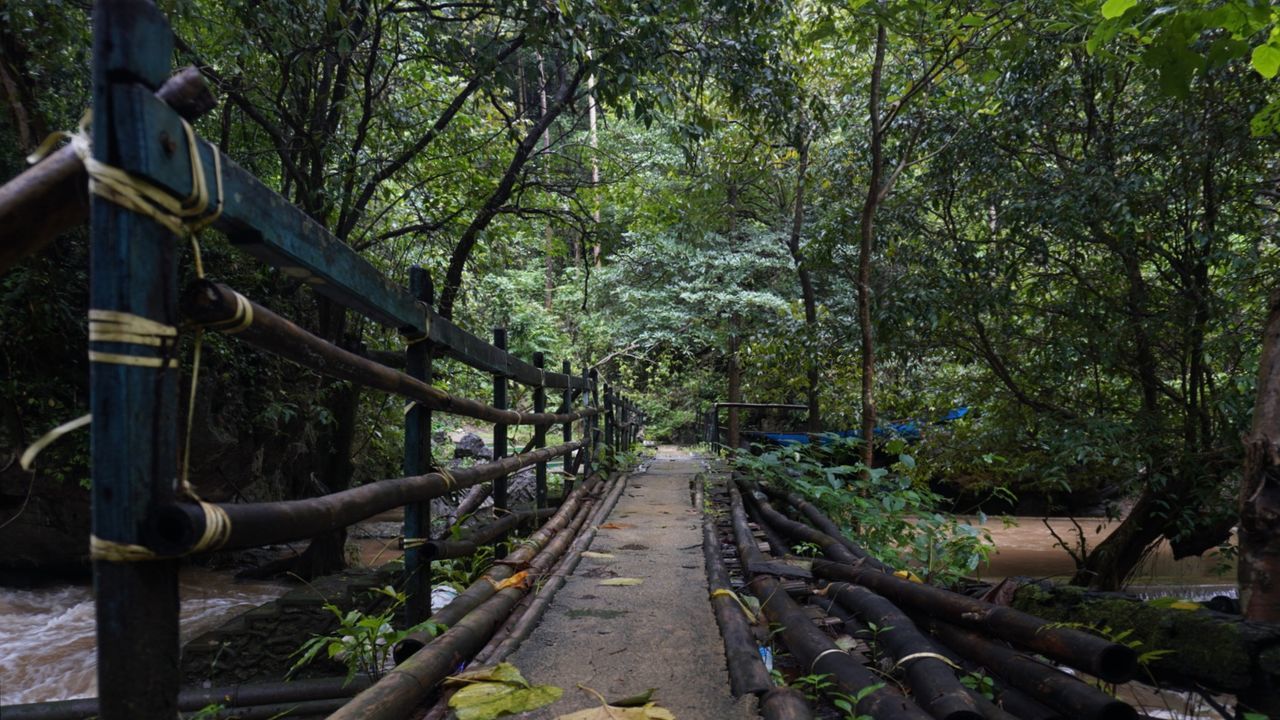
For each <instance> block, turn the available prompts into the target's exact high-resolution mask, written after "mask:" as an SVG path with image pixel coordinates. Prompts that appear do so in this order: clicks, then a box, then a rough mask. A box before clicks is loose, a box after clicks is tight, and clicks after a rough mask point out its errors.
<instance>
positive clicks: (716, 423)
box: [711, 404, 720, 455]
mask: <svg viewBox="0 0 1280 720" xmlns="http://www.w3.org/2000/svg"><path fill="white" fill-rule="evenodd" d="M711 452H713V453H714V454H716V455H719V454H720V406H719V405H716V404H712V405H711Z"/></svg>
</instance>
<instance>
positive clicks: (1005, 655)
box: [928, 620, 1138, 720]
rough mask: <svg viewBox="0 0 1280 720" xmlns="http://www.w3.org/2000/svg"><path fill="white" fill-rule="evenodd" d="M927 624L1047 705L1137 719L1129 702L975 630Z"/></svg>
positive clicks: (1093, 718)
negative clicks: (1120, 699) (1122, 700)
mask: <svg viewBox="0 0 1280 720" xmlns="http://www.w3.org/2000/svg"><path fill="white" fill-rule="evenodd" d="M928 627H929V629H930V630H931V631H932V632H933V633H934V634H935V635H937V636H938V639H940V640H941V641H942V642H944V643H946V644H947V645H948V646H950V647H951V649H952V650H955V651H956V652H958V653H960V654H961V655H964V656H965V657H968V658H969V659H971V660H973V661H974V662H976V663H978V664H979V665H982V666H983V667H985V668H986V669H988V670H990V671H991V672H992V673H994V674H996V675H998V676H999V677H1001V678H1003V679H1004V680H1005V681H1007V682H1008V683H1009V684H1011V685H1013V686H1014V687H1016V688H1018V689H1019V690H1022V691H1023V692H1025V693H1027V694H1029V695H1030V696H1031V697H1033V698H1035V699H1036V700H1038V701H1040V702H1042V703H1044V704H1045V705H1048V706H1049V707H1052V708H1056V709H1058V710H1061V711H1062V713H1063V715H1064V716H1066V717H1071V718H1080V720H1134V719H1135V718H1137V717H1138V713H1137V712H1136V711H1135V710H1134V709H1133V708H1132V707H1131V706H1129V705H1128V704H1127V703H1124V702H1121V701H1119V700H1117V699H1116V698H1113V697H1111V696H1110V695H1108V694H1106V693H1104V692H1102V691H1101V690H1099V689H1097V688H1095V687H1093V686H1091V685H1089V684H1087V683H1085V682H1083V681H1081V680H1080V679H1078V678H1075V677H1072V676H1071V675H1068V674H1066V673H1064V672H1062V671H1061V670H1058V669H1057V668H1055V667H1052V666H1050V665H1048V664H1046V663H1043V662H1041V661H1040V660H1037V659H1036V658H1033V657H1031V656H1029V655H1026V654H1023V653H1020V652H1017V651H1016V650H1013V649H1011V648H1008V647H1005V646H1004V645H1001V644H999V643H997V642H993V641H991V640H989V639H987V638H985V637H983V636H982V635H979V634H978V633H976V632H973V631H970V630H965V629H963V628H959V627H956V626H955V625H950V624H948V623H944V622H941V621H937V620H929V621H928Z"/></svg>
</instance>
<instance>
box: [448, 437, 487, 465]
mask: <svg viewBox="0 0 1280 720" xmlns="http://www.w3.org/2000/svg"><path fill="white" fill-rule="evenodd" d="M453 456H454V457H455V458H458V459H465V458H476V459H477V460H492V459H493V450H491V449H490V448H487V447H485V444H484V440H481V439H480V436H479V435H476V434H475V433H467V434H465V435H463V436H462V437H461V438H459V439H458V442H456V443H454V447H453Z"/></svg>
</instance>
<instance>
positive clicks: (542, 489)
mask: <svg viewBox="0 0 1280 720" xmlns="http://www.w3.org/2000/svg"><path fill="white" fill-rule="evenodd" d="M533 366H534V367H536V368H538V369H539V370H545V369H546V367H547V358H546V356H545V355H543V354H542V353H540V352H536V353H534V354H533ZM541 375H542V373H539V376H541ZM533 411H534V412H536V413H540V412H546V411H547V388H546V386H545V385H543V383H542V381H541V379H540V380H539V382H538V385H537V386H536V387H534V389H533ZM533 446H534V447H535V448H537V449H539V450H540V449H542V448H544V447H546V446H547V426H546V425H536V426H534V428H533ZM533 473H534V475H533V478H534V498H533V506H534V507H535V508H544V507H546V506H547V463H546V461H543V462H540V463H538V464H536V465H534V467H533Z"/></svg>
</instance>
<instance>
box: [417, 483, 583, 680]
mask: <svg viewBox="0 0 1280 720" xmlns="http://www.w3.org/2000/svg"><path fill="white" fill-rule="evenodd" d="M598 480H599V479H598V478H593V481H592V482H585V483H583V484H582V485H579V486H578V487H577V488H576V489H575V490H574V491H573V492H572V493H570V494H569V496H568V497H566V498H565V499H564V502H563V503H561V504H560V507H559V508H558V509H557V510H556V512H555V514H554V515H552V516H551V519H550V520H548V521H547V522H546V523H544V524H543V525H542V527H541V528H539V529H538V531H537V532H535V533H534V534H533V535H530V536H529V537H528V538H526V539H525V541H524V542H522V543H521V544H520V546H519V547H517V548H516V549H515V550H513V551H512V552H510V553H509V554H508V555H507V556H506V557H505V558H503V561H502V563H501V564H495V565H494V566H493V567H491V568H489V570H487V571H486V572H485V576H486V577H485V578H482V579H480V580H477V581H475V582H473V583H471V585H469V586H468V587H467V589H465V590H463V591H462V592H460V593H458V596H457V597H455V598H454V599H453V600H452V601H451V602H450V603H449V604H448V605H446V606H444V607H443V608H441V609H440V610H438V611H436V613H435V615H434V619H435V621H436V622H439V623H441V624H443V625H445V626H450V625H453V624H454V623H457V622H458V621H459V620H461V619H462V618H463V617H465V616H466V614H467V613H469V612H471V611H472V610H474V609H476V608H477V607H479V606H480V605H481V604H482V603H484V602H485V601H486V600H488V599H489V598H491V597H493V594H494V592H495V590H494V582H502V581H503V580H506V579H507V578H510V577H511V576H512V575H515V573H516V570H515V569H514V568H515V566H517V565H519V564H521V563H525V562H528V561H529V559H530V558H531V557H532V556H533V553H534V552H535V551H536V549H538V548H541V547H542V546H543V545H545V544H546V543H547V542H549V541H550V539H551V537H552V536H553V535H555V534H556V533H557V532H559V531H560V530H562V529H563V528H564V526H565V525H566V524H567V523H568V522H569V520H570V518H571V517H572V515H573V513H574V512H576V510H577V508H578V506H579V505H580V504H581V503H583V502H584V501H585V499H586V498H587V497H589V496H591V495H592V494H593V493H594V492H595V490H596V488H597V486H598V485H599V482H598ZM490 580H493V581H494V582H490ZM429 642H431V637H430V636H429V635H427V634H426V633H414V634H412V635H410V636H408V637H406V638H405V639H403V640H401V641H400V642H399V643H397V644H396V646H395V647H394V648H393V649H392V655H393V656H394V657H395V661H396V662H397V663H402V662H404V661H405V660H407V659H409V658H410V657H411V656H412V655H413V654H414V653H415V652H417V651H418V650H421V649H422V648H423V647H424V646H425V645H426V644H427V643H429Z"/></svg>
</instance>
